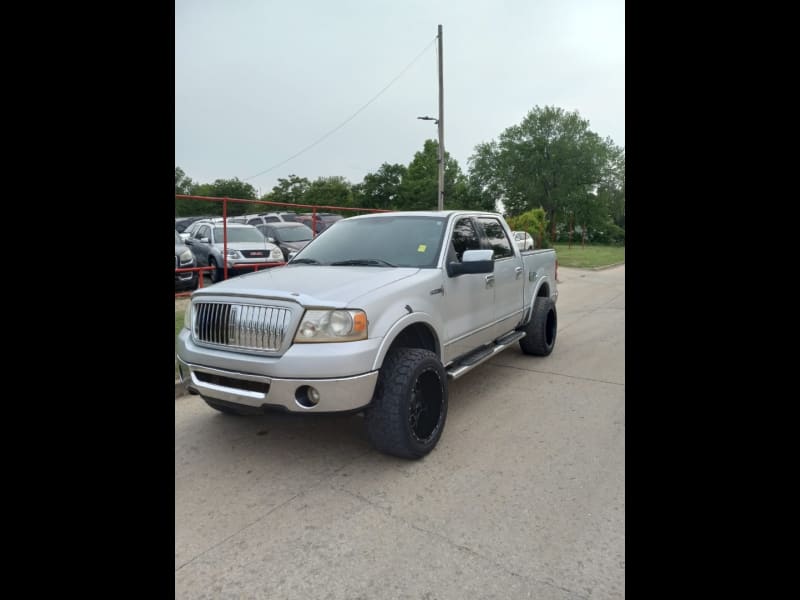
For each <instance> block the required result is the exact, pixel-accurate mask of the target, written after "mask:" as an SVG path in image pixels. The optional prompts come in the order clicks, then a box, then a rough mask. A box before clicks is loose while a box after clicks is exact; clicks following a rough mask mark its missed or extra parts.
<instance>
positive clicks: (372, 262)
mask: <svg viewBox="0 0 800 600" xmlns="http://www.w3.org/2000/svg"><path fill="white" fill-rule="evenodd" d="M348 265H352V266H362V267H395V266H397V265H393V264H392V263H390V262H386V261H385V260H381V259H380V258H351V259H350V260H340V261H337V262H332V263H331V266H332V267H339V266H348Z"/></svg>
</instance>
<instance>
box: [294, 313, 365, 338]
mask: <svg viewBox="0 0 800 600" xmlns="http://www.w3.org/2000/svg"><path fill="white" fill-rule="evenodd" d="M365 339H367V314H366V313H365V312H364V311H363V310H307V311H306V312H305V314H304V315H303V318H302V319H301V320H300V327H299V329H298V330H297V335H296V336H295V337H294V341H295V342H354V341H356V340H365Z"/></svg>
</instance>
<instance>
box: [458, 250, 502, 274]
mask: <svg viewBox="0 0 800 600" xmlns="http://www.w3.org/2000/svg"><path fill="white" fill-rule="evenodd" d="M493 254H494V251H492V250H466V251H465V252H464V254H463V256H462V257H461V262H449V263H447V274H448V275H449V276H450V277H458V276H459V275H472V274H475V273H494V261H493V260H492V255H493Z"/></svg>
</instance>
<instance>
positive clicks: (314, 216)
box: [175, 194, 389, 298]
mask: <svg viewBox="0 0 800 600" xmlns="http://www.w3.org/2000/svg"><path fill="white" fill-rule="evenodd" d="M179 198H180V199H184V200H202V201H205V202H222V232H223V235H222V256H223V257H227V256H228V203H229V202H239V203H244V204H263V205H265V206H281V207H289V208H292V209H297V208H306V209H309V210H310V211H311V234H312V236H313V237H317V211H318V210H320V209H323V210H335V211H349V212H355V213H360V212H389V211H387V210H384V209H380V208H352V207H349V206H322V205H317V204H292V203H290V202H270V201H268V200H244V199H242V198H215V197H212V196H190V195H187V194H175V199H176V200H177V199H179ZM222 263H223V279H228V261H227V260H223V261H222ZM285 264H286V263H285V262H275V263H263V264H251V265H237V266H236V267H234V268H235V269H244V268H252V269H253V270H255V271H258V270H259V269H271V268H273V267H282V266H283V265H285ZM213 269H214V267H211V266H208V267H188V268H177V267H176V268H175V273H176V274H177V273H187V272H191V271H196V272H197V286H198V287H203V273H204V272H205V271H211V270H213ZM191 293H192V291H191V290H190V291H187V292H176V293H175V297H176V298H179V297H182V296H190V295H191Z"/></svg>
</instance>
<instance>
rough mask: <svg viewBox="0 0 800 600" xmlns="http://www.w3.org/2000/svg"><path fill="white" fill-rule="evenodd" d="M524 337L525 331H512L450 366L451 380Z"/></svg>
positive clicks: (448, 372) (448, 374) (448, 370)
mask: <svg viewBox="0 0 800 600" xmlns="http://www.w3.org/2000/svg"><path fill="white" fill-rule="evenodd" d="M524 337H525V332H524V331H512V332H511V333H508V334H506V335H504V336H503V337H501V338H497V339H496V340H495V341H494V343H493V344H492V345H491V346H485V347H483V348H480V349H478V350H475V351H474V352H472V353H471V354H468V355H467V356H465V357H464V358H462V359H461V360H459V361H458V362H456V363H453V364H452V365H450V366H449V367H448V368H447V376H448V377H449V378H450V379H458V378H459V377H461V376H462V375H465V374H467V373H468V372H470V371H471V370H472V369H474V368H475V367H477V366H478V365H480V364H481V363H484V362H486V361H487V360H489V359H490V358H492V357H493V356H495V355H496V354H498V353H500V352H502V351H503V350H505V349H506V348H508V347H509V346H510V345H511V344H513V343H514V342H516V341H519V340H521V339H522V338H524Z"/></svg>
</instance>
